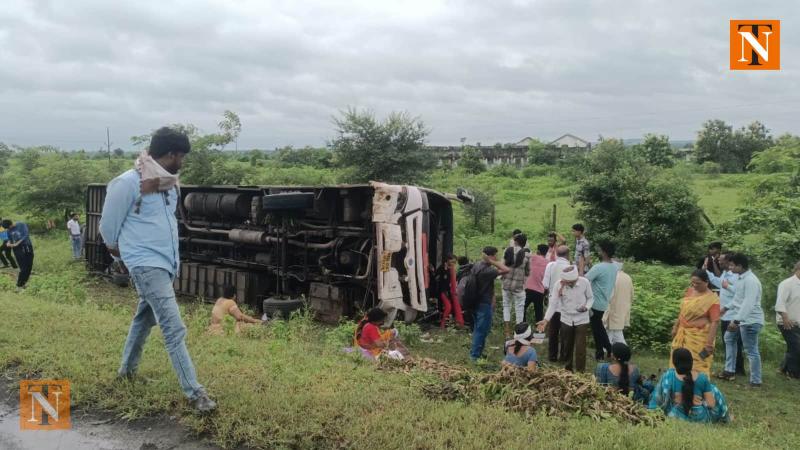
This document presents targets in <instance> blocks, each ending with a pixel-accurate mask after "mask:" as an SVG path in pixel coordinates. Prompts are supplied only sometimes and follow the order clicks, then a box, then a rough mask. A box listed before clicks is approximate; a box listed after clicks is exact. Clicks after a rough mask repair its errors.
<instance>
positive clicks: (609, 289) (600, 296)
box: [586, 241, 619, 360]
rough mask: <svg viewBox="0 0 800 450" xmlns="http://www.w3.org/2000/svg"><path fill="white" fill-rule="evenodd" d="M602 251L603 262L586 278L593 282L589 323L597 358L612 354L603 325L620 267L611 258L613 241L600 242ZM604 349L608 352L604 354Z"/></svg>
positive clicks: (592, 269)
mask: <svg viewBox="0 0 800 450" xmlns="http://www.w3.org/2000/svg"><path fill="white" fill-rule="evenodd" d="M597 249H598V252H599V253H600V259H601V262H600V263H598V264H595V265H594V266H592V268H591V269H589V272H587V273H586V279H587V280H589V281H590V282H591V283H592V296H593V297H594V303H593V304H592V311H591V317H590V320H589V323H590V324H591V327H592V335H593V336H594V343H595V347H596V348H595V358H596V359H598V360H602V359H605V357H606V355H608V356H609V357H610V356H611V341H610V340H609V339H608V333H607V332H606V327H605V326H604V325H603V314H604V313H605V312H606V310H607V309H608V303H609V302H610V301H611V295H612V294H613V293H614V284H615V283H616V282H617V272H619V267H618V266H617V265H616V264H615V263H614V262H613V261H612V260H611V258H613V257H614V253H615V251H616V247H615V246H614V244H613V243H611V242H607V241H605V242H600V243H599V244H598V245H597ZM604 351H605V352H606V354H604Z"/></svg>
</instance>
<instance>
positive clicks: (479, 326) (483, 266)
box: [469, 247, 509, 361]
mask: <svg viewBox="0 0 800 450" xmlns="http://www.w3.org/2000/svg"><path fill="white" fill-rule="evenodd" d="M482 256H483V259H482V260H481V261H479V262H478V263H476V264H475V266H474V267H473V268H472V275H473V276H474V277H475V282H476V283H477V291H478V304H477V305H476V306H475V311H474V317H475V320H474V322H475V326H474V329H473V331H472V349H471V350H470V354H469V356H470V359H472V361H477V360H478V358H480V357H482V356H483V348H484V346H485V345H486V336H488V335H489V331H491V329H492V315H493V312H494V305H495V296H494V281H495V280H496V279H497V277H498V276H500V275H505V274H506V273H508V272H509V269H508V267H506V266H505V264H503V263H502V262H500V261H498V260H497V248H495V247H486V248H484V249H483V255H482Z"/></svg>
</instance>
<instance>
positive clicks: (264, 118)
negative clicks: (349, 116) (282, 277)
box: [0, 0, 800, 149]
mask: <svg viewBox="0 0 800 450" xmlns="http://www.w3.org/2000/svg"><path fill="white" fill-rule="evenodd" d="M4 3H9V4H8V5H4V9H3V10H2V11H0V140H2V141H6V142H12V143H20V144H38V143H52V144H56V145H60V146H62V147H66V148H76V147H81V146H85V147H87V148H90V149H93V148H95V147H96V146H97V145H96V144H97V142H98V136H102V135H103V134H104V128H105V126H110V127H111V128H112V132H113V134H114V140H115V142H116V143H117V145H122V146H125V145H126V144H127V138H128V136H131V135H135V134H140V133H142V132H145V131H147V130H150V129H152V128H155V127H157V126H159V125H161V124H163V123H171V122H191V123H195V124H196V125H198V126H200V127H201V128H202V129H205V130H207V131H210V130H213V129H214V127H215V124H216V122H217V121H218V120H219V116H220V114H221V112H222V111H223V110H225V109H230V110H233V111H237V112H238V113H239V114H240V116H241V117H242V122H243V133H242V136H241V139H240V142H239V144H240V147H259V148H272V147H275V146H281V145H286V144H292V145H296V146H302V145H306V144H310V145H321V144H323V143H324V142H325V141H326V140H327V139H329V138H330V137H332V136H333V129H332V128H333V127H332V124H331V116H332V115H334V114H336V113H337V111H339V110H341V109H344V108H346V107H347V106H358V107H364V108H370V109H373V110H374V111H376V113H378V114H386V113H388V112H389V111H392V110H407V111H409V112H410V113H411V114H413V115H418V116H420V117H421V118H422V119H423V120H424V121H425V122H426V124H428V125H429V127H430V128H431V129H432V130H433V133H432V135H431V137H430V140H431V142H434V143H441V144H448V143H449V144H452V143H456V142H458V139H459V138H460V137H462V136H466V137H467V138H468V140H469V141H471V142H475V141H481V142H483V143H493V142H495V141H502V142H507V141H513V140H516V139H518V138H521V137H523V136H527V135H535V136H540V137H542V138H545V139H546V138H554V137H557V136H558V135H560V134H561V133H562V132H566V131H571V132H574V133H576V134H579V135H582V136H583V137H585V138H589V139H594V138H595V137H596V136H597V135H598V134H603V135H607V136H608V135H619V136H622V137H636V136H638V135H640V134H641V133H644V132H647V131H655V132H661V133H668V134H670V135H672V136H673V137H675V138H687V137H691V136H692V135H693V133H694V131H695V130H696V129H697V128H698V127H699V126H700V124H701V123H702V121H704V120H706V119H708V118H712V117H719V118H723V119H726V120H729V121H734V122H735V125H741V124H742V122H744V121H749V120H753V119H756V118H760V119H762V120H763V121H765V122H766V123H767V125H768V126H770V127H771V128H773V129H775V130H776V131H793V130H795V131H796V129H795V128H794V123H793V121H792V112H793V111H795V110H796V108H797V106H798V104H800V96H798V95H797V94H795V92H797V88H798V86H797V67H798V64H797V62H796V61H797V57H798V56H800V52H798V51H797V49H796V46H794V45H793V43H796V42H798V40H799V39H800V35H798V33H800V31H798V30H795V29H794V27H793V24H795V23H796V22H797V19H798V18H799V17H798V16H800V14H798V13H800V8H798V6H796V5H795V3H794V2H791V3H790V2H780V3H781V4H779V5H778V4H771V5H767V6H764V5H758V6H757V7H756V6H754V5H752V4H751V2H747V1H743V0H741V1H740V0H737V1H721V0H720V1H716V2H695V1H691V0H682V1H673V2H663V1H654V0H648V1H642V2H611V1H593V2H585V1H578V0H574V1H559V0H540V1H511V2H477V1H432V0H431V1H422V0H420V1H412V2H367V1H351V2H347V1H322V0H320V1H304V2H292V1H271V2H264V1H237V2H227V1H223V0H218V1H205V2H157V1H154V0H141V1H138V2H108V1H102V0H72V1H70V2H63V1H55V0H53V1H17V0H12V1H10V2H8V1H7V2H4ZM734 17H753V18H770V17H774V18H779V19H782V21H783V22H782V24H783V29H782V34H783V39H782V40H783V51H782V66H783V70H781V71H780V72H773V73H750V74H748V73H740V72H735V73H734V72H730V71H729V70H728V68H727V58H728V55H727V53H728V42H727V33H728V30H727V26H728V20H729V19H730V18H734ZM758 102H765V103H768V102H773V103H774V104H773V105H772V106H771V107H769V108H758V107H755V108H741V107H740V108H735V107H734V106H739V105H749V104H752V103H758Z"/></svg>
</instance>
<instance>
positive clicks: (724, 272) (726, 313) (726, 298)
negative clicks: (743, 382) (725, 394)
mask: <svg viewBox="0 0 800 450" xmlns="http://www.w3.org/2000/svg"><path fill="white" fill-rule="evenodd" d="M732 256H733V252H725V253H722V254H720V255H719V258H718V260H717V263H716V264H717V266H718V268H719V270H720V271H721V273H720V274H719V276H717V275H716V274H714V272H712V271H711V270H708V269H706V272H707V273H708V280H709V281H710V282H711V284H712V285H713V286H714V287H716V288H717V289H718V290H719V303H720V307H721V310H720V313H721V314H722V317H721V319H720V324H721V327H720V328H721V329H722V339H723V342H724V340H725V333H726V332H727V330H728V325H730V324H731V322H732V321H733V319H734V318H735V317H736V308H734V307H733V299H734V297H735V296H736V280H737V279H738V278H739V275H736V274H735V273H733V272H731V257H732ZM736 346H737V347H738V349H737V351H736V373H727V372H724V371H723V372H722V374H721V375H720V376H719V377H720V378H722V379H727V378H729V377H731V376H733V375H745V373H744V347H743V346H742V336H741V335H739V339H737V340H736Z"/></svg>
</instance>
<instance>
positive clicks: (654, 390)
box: [436, 224, 800, 422]
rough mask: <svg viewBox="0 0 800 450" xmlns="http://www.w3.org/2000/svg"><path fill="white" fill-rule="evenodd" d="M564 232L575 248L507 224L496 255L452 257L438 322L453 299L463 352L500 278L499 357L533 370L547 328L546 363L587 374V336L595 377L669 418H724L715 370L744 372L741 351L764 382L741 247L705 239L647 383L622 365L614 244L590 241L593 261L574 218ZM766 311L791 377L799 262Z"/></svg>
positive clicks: (489, 311)
mask: <svg viewBox="0 0 800 450" xmlns="http://www.w3.org/2000/svg"><path fill="white" fill-rule="evenodd" d="M572 232H573V236H574V239H575V242H574V246H573V249H574V252H571V251H570V247H569V246H567V245H566V240H565V239H564V237H563V236H561V235H560V234H557V233H550V234H548V236H547V243H546V244H540V245H530V243H529V241H528V239H527V236H526V235H525V234H523V233H522V232H520V231H519V230H515V231H514V233H513V236H512V238H511V240H510V242H509V245H508V247H507V248H505V249H504V250H503V251H502V252H501V251H500V250H499V249H497V248H495V247H486V248H484V249H483V252H482V255H481V258H480V260H479V261H477V262H476V263H474V264H472V263H470V262H469V261H468V260H467V259H466V258H458V265H459V267H458V269H457V270H455V272H456V275H455V278H456V280H457V283H458V287H459V289H458V291H457V292H458V293H457V295H455V297H456V299H455V300H454V299H453V298H451V297H450V296H448V297H447V302H448V305H445V307H444V308H443V311H444V313H443V316H442V318H441V326H442V327H445V325H446V323H447V320H448V316H449V314H450V313H451V311H453V310H454V309H455V308H454V307H453V305H457V304H459V303H460V304H461V306H462V310H461V311H459V312H458V314H459V316H458V317H457V318H456V319H457V320H456V323H457V324H458V325H459V326H460V325H462V324H463V323H467V325H469V326H470V327H471V330H472V345H471V348H470V358H471V359H472V360H473V361H478V360H479V359H481V358H484V357H485V355H484V349H485V347H486V339H487V336H488V334H489V331H490V330H491V324H492V317H493V315H494V309H495V306H496V303H497V301H496V298H495V283H496V280H498V279H499V280H500V288H501V289H500V292H501V299H502V320H503V333H504V335H505V338H506V343H505V345H504V347H503V350H504V355H505V356H504V357H503V359H502V362H501V363H502V364H503V365H514V366H517V367H520V368H524V369H527V370H536V369H537V368H538V367H539V366H540V361H539V356H538V354H537V351H536V348H535V346H534V342H536V341H537V340H536V339H534V338H533V337H534V336H535V332H536V331H538V332H539V333H542V335H540V338H539V341H541V340H542V338H541V336H544V333H546V337H547V339H546V340H547V345H546V357H547V360H548V361H549V363H551V364H555V363H558V364H563V367H564V369H566V370H570V371H577V372H584V371H585V370H586V363H587V361H586V360H587V356H586V354H587V344H588V341H589V339H588V338H589V335H590V334H591V336H592V342H593V343H594V357H595V360H596V361H597V363H598V364H597V366H596V369H595V377H596V379H597V381H598V382H599V383H602V384H607V385H610V386H614V387H615V388H617V389H619V390H620V391H621V392H623V393H624V394H626V395H627V394H630V395H632V396H633V398H635V399H636V400H637V401H640V402H642V403H645V404H647V405H648V406H649V407H650V408H653V409H656V408H661V409H663V410H664V412H665V413H666V414H667V415H668V416H670V417H678V418H682V419H686V420H691V421H698V422H727V421H728V420H730V415H729V414H728V408H727V403H726V402H725V398H724V396H723V395H722V393H721V392H720V390H719V389H718V388H717V386H716V385H714V384H713V383H712V382H711V380H712V377H715V378H717V379H720V380H725V381H732V380H734V379H735V377H736V375H744V373H745V367H744V360H745V359H746V360H747V361H748V368H749V386H750V387H752V388H759V387H761V386H762V368H761V356H760V352H759V334H760V332H761V330H762V328H763V326H764V323H765V320H764V311H763V308H762V298H761V297H762V289H761V283H760V281H759V280H758V277H757V276H756V275H755V274H754V273H753V272H752V271H751V270H750V260H749V258H748V257H747V255H744V254H742V253H735V252H723V251H722V245H721V244H720V243H718V242H714V243H712V244H710V245H709V247H708V253H707V255H706V257H704V258H703V259H702V260H701V261H700V262H699V263H698V266H697V270H695V271H694V272H693V273H692V274H691V276H690V277H689V280H688V284H689V286H688V287H687V289H686V291H685V293H684V297H683V300H682V301H681V305H680V312H679V314H678V317H677V318H676V319H675V322H674V325H673V327H672V342H671V348H672V352H671V356H670V359H669V361H668V365H669V369H668V370H666V371H665V372H664V373H663V375H662V376H661V378H660V379H659V380H656V379H655V376H654V375H651V376H650V377H647V378H646V377H644V376H643V375H641V374H640V373H639V369H638V367H637V366H636V365H635V364H631V363H630V359H631V350H630V348H629V347H628V346H627V345H626V341H625V334H624V330H625V329H626V328H627V327H629V326H630V320H631V319H630V317H631V305H632V302H633V299H634V285H633V280H632V278H631V276H630V275H628V274H627V273H625V271H624V265H623V263H622V262H621V261H619V260H616V259H615V258H614V257H615V252H616V247H615V245H614V243H612V242H599V243H597V245H596V246H595V247H594V254H595V255H597V256H598V260H597V261H593V259H592V254H593V253H592V252H591V251H590V250H591V249H592V247H591V244H590V242H589V240H588V239H587V236H586V234H585V233H586V230H585V228H584V227H583V225H581V224H575V225H574V226H573V227H572ZM500 255H502V256H500ZM453 260H456V258H455V257H454V256H451V257H450V258H448V267H451V266H452V261H453ZM444 273H445V272H442V271H439V272H437V274H439V275H442V274H444ZM446 273H447V274H448V275H447V277H443V276H437V277H436V278H437V279H439V278H442V279H446V280H447V284H448V285H449V283H451V281H452V270H448V271H447V272H446ZM440 290H441V287H440ZM448 292H456V291H455V290H450V291H448ZM440 294H441V292H440ZM448 295H449V294H448ZM443 296H444V294H441V295H440V296H439V297H440V298H442V297H443ZM531 306H532V308H531ZM530 309H532V310H533V311H529V310H530ZM775 311H776V314H777V317H776V322H777V325H778V327H779V329H780V331H781V333H782V335H783V337H784V340H785V341H786V347H787V349H786V354H785V357H784V360H783V362H782V363H781V366H780V372H781V373H782V374H783V375H786V376H787V377H793V378H800V262H798V263H797V265H796V266H795V267H794V273H793V275H792V276H791V277H789V278H787V279H786V280H784V281H783V282H782V283H781V284H780V286H779V288H778V295H777V300H776V303H775ZM531 312H532V315H530V313H531ZM720 330H721V331H720ZM718 333H720V335H721V336H722V341H723V342H724V347H725V354H724V358H723V360H724V365H723V368H722V370H721V371H718V372H717V373H712V364H713V362H714V353H715V348H716V339H717V336H718ZM542 351H545V349H542ZM745 356H746V358H745ZM665 365H666V364H665Z"/></svg>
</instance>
